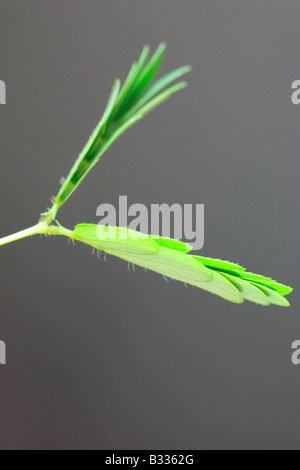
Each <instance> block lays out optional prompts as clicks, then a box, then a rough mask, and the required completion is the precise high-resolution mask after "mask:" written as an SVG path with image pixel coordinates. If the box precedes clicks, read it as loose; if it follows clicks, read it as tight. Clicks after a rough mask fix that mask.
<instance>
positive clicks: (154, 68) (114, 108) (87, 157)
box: [45, 44, 191, 216]
mask: <svg viewBox="0 0 300 470" xmlns="http://www.w3.org/2000/svg"><path fill="white" fill-rule="evenodd" d="M165 51H166V45H165V44H161V45H160V46H159V47H158V49H157V51H156V52H155V53H154V55H153V57H152V58H151V59H150V60H148V59H149V52H150V51H149V47H148V46H146V47H144V49H143V52H142V54H141V57H140V59H139V61H138V62H137V63H134V64H133V66H132V68H131V70H130V72H129V75H128V77H127V79H126V81H125V83H124V85H123V87H122V88H121V82H120V80H116V81H115V83H114V85H113V88H112V92H111V95H110V98H109V100H108V104H107V107H106V110H105V112H104V114H103V117H102V119H101V121H100V122H99V124H98V126H97V127H96V129H95V130H94V132H93V133H92V135H91V137H90V139H89V140H88V142H87V144H86V146H85V147H84V149H83V150H82V152H81V153H80V155H79V157H78V159H77V160H76V162H75V164H74V166H73V168H72V169H71V171H70V173H69V175H68V177H67V178H66V180H65V181H64V184H63V185H62V187H61V189H60V191H59V193H58V195H57V196H56V198H55V204H54V205H55V210H57V209H58V208H59V207H60V206H61V205H62V204H64V203H65V202H66V200H67V199H68V198H69V197H70V196H71V194H72V193H73V192H74V191H75V189H76V188H77V187H78V185H79V184H80V183H81V181H82V180H83V179H84V178H85V176H86V175H87V174H88V173H89V172H90V171H91V169H92V168H93V167H94V165H95V164H96V163H97V162H98V161H99V159H100V158H101V156H102V155H103V154H104V152H105V151H106V150H107V149H108V148H109V147H110V146H111V145H112V143H113V142H114V141H115V140H116V139H117V138H118V137H120V135H121V134H123V133H124V132H125V131H126V130H127V129H129V127H131V126H132V125H133V124H135V123H136V122H137V121H139V120H140V119H142V118H143V117H144V116H145V115H146V114H148V113H149V112H150V111H152V110H153V109H154V108H156V107H157V106H159V105H160V104H161V103H163V102H164V101H166V100H167V99H168V98H169V97H170V96H172V95H173V94H174V93H176V92H177V91H179V90H181V89H183V88H185V87H186V85H187V84H186V82H180V83H177V84H175V85H173V86H170V87H169V88H167V89H165V88H166V87H168V86H169V85H170V84H171V83H172V82H174V81H175V80H177V79H178V78H181V77H182V76H183V75H185V74H186V73H188V72H189V71H190V70H191V67H189V66H186V67H181V68H179V69H177V70H174V71H173V72H171V73H169V74H167V75H166V76H165V77H163V78H161V79H159V80H158V81H157V82H154V80H155V77H156V75H157V73H158V71H159V68H160V65H161V63H162V60H163V57H164V54H165ZM164 89H165V90H164ZM45 215H46V216H47V214H45Z"/></svg>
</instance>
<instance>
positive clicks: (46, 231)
mask: <svg viewBox="0 0 300 470" xmlns="http://www.w3.org/2000/svg"><path fill="white" fill-rule="evenodd" d="M39 234H43V235H63V236H65V237H69V238H72V237H73V232H72V231H71V230H68V229H66V228H64V227H62V226H54V225H50V226H49V225H48V224H47V223H46V222H44V221H43V222H40V223H38V224H37V225H34V226H33V227H30V228H27V229H25V230H21V232H17V233H14V234H13V235H9V236H8V237H4V238H0V246H2V245H7V244H8V243H13V242H16V241H17V240H21V239H22V238H27V237H31V236H33V235H39Z"/></svg>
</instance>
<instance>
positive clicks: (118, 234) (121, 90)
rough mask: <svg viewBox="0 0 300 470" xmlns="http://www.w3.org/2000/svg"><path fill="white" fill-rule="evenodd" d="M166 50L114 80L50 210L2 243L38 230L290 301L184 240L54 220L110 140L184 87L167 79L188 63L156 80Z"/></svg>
mask: <svg viewBox="0 0 300 470" xmlns="http://www.w3.org/2000/svg"><path fill="white" fill-rule="evenodd" d="M165 50H166V46H165V44H161V45H160V46H159V47H158V49H157V51H156V52H155V54H154V55H153V56H152V57H151V58H150V59H149V52H150V51H149V47H145V48H144V49H143V52H142V54H141V57H140V59H139V60H138V61H137V62H136V63H134V64H133V66H132V67H131V70H130V72H129V75H128V77H127V79H126V81H125V83H124V85H123V87H121V83H120V80H116V81H115V83H114V85H113V88H112V92H111V95H110V98H109V100H108V104H107V107H106V110H105V112H104V115H103V117H102V119H101V121H100V122H99V124H98V125H97V127H96V129H95V130H94V132H93V133H92V135H91V137H90V139H89V140H88V142H87V144H86V146H85V147H84V149H83V151H82V152H81V153H80V155H79V157H78V159H77V160H76V162H75V164H74V166H73V168H72V169H71V171H70V173H69V175H68V177H67V178H66V180H65V181H64V182H63V184H62V186H61V189H60V191H59V193H58V194H57V196H56V197H55V198H54V200H53V205H52V207H51V209H50V210H48V211H47V212H45V213H44V214H42V217H41V219H40V221H39V222H38V223H37V224H36V225H35V226H33V227H31V228H28V229H26V230H23V231H21V232H19V233H17V234H14V235H10V236H8V237H5V238H2V239H0V245H5V244H7V243H11V242H14V241H16V240H19V239H21V238H25V237H29V236H31V235H36V234H45V235H61V236H65V237H68V238H70V239H72V240H77V241H79V242H82V243H85V244H87V245H91V246H92V247H93V248H96V249H97V250H100V251H103V252H105V253H107V254H109V255H113V256H117V257H119V258H122V259H124V260H126V261H127V262H129V263H133V264H134V265H138V266H142V267H144V268H146V269H151V270H152V271H155V272H158V273H160V274H162V275H164V276H167V277H170V278H172V279H175V280H178V281H182V282H184V283H187V284H190V285H192V286H196V287H200V288H201V289H204V290H207V291H209V292H212V293H213V294H216V295H219V296H220V297H223V298H224V299H226V300H229V301H231V302H235V303H242V302H243V301H244V299H247V300H250V301H252V302H255V303H257V304H261V305H270V304H276V305H280V306H289V302H288V301H287V300H286V299H285V295H287V294H289V293H290V292H291V291H292V288H290V287H288V286H285V285H283V284H279V283H278V282H276V281H273V280H272V279H270V278H268V277H265V276H260V275H257V274H252V273H248V272H246V270H245V268H243V267H241V266H240V265H238V264H235V263H230V262H227V261H221V260H216V259H211V258H204V257H202V256H198V255H195V254H193V253H191V254H189V253H190V252H191V250H192V247H191V246H189V245H187V244H186V243H184V242H181V241H177V240H172V239H169V238H164V237H160V236H152V235H146V234H141V233H138V232H134V231H132V230H130V229H127V228H123V227H105V226H98V225H93V224H81V225H77V226H76V227H75V229H74V230H68V229H66V228H64V227H63V226H62V225H61V224H60V223H59V222H58V221H57V213H58V211H59V209H60V208H61V206H62V205H63V204H64V203H65V202H66V201H67V200H68V198H69V197H70V196H71V195H72V193H73V192H74V191H75V190H76V189H77V187H78V186H79V184H80V183H81V181H82V180H83V179H84V178H85V177H86V176H87V174H88V173H89V172H90V171H91V169H92V168H93V167H94V165H95V164H96V163H97V162H98V161H99V159H100V158H101V156H102V155H103V154H104V152H105V151H106V150H107V149H108V148H109V147H110V146H111V145H112V143H113V142H114V141H115V140H116V139H117V138H118V137H120V135H121V134H123V133H124V132H125V131H126V130H127V129H129V128H130V127H131V126H132V125H133V124H135V123H136V122H137V121H139V120H140V119H142V118H143V117H144V116H145V115H146V114H148V113H149V112H150V111H151V110H152V109H154V108H156V107H157V106H158V105H160V104H161V103H163V102H164V101H166V100H167V99H168V98H169V97H171V96H172V95H173V94H174V93H176V92H177V91H179V90H181V89H183V88H185V87H186V83H185V82H179V83H176V84H173V85H171V84H172V83H174V82H175V81H176V80H177V79H179V78H181V77H182V76H183V75H185V74H186V73H188V72H189V71H190V70H191V68H190V67H189V66H186V67H182V68H179V69H177V70H175V71H173V72H171V73H169V74H167V75H165V76H164V77H163V78H160V79H159V80H157V81H155V78H156V75H157V73H158V71H159V68H160V65H161V62H162V60H163V57H164V54H165Z"/></svg>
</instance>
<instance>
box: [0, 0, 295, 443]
mask: <svg viewBox="0 0 300 470" xmlns="http://www.w3.org/2000/svg"><path fill="white" fill-rule="evenodd" d="M299 18H300V4H299V1H296V0H295V1H285V2H282V1H279V0H263V1H262V0H247V1H245V0H244V1H241V0H227V1H224V0H200V1H199V0H185V1H182V0H181V1H179V0H164V1H163V2H162V1H161V0H159V1H158V0H151V1H145V0H124V1H123V0H122V1H121V0H118V1H116V0H112V1H104V0H103V1H102V0H89V1H83V0H80V1H79V0H59V1H58V0H56V1H53V0H51V1H50V0H49V1H48V0H47V1H45V0H43V1H41V0H39V1H37V0H27V1H26V2H25V1H23V0H22V1H21V0H20V1H16V0H9V1H4V0H1V1H0V79H2V80H5V82H6V85H7V105H6V106H1V107H0V120H1V127H0V145H1V147H0V152H1V173H0V195H1V198H0V210H1V236H2V235H3V236H4V235H7V234H9V233H12V232H15V231H17V230H19V229H22V228H25V227H27V226H29V225H32V224H34V223H35V222H36V219H37V218H38V215H39V213H40V212H42V211H43V210H44V209H45V208H46V207H47V206H48V205H49V197H50V196H51V195H54V194H55V192H56V191H57V190H58V187H59V179H60V177H61V176H62V175H66V173H67V171H68V170H69V167H70V166H71V164H72V163H73V160H74V157H75V156H76V155H77V154H78V152H79V151H80V150H81V148H82V146H83V144H84V143H85V141H86V140H87V137H88V136H89V133H90V131H91V130H92V129H93V127H94V126H95V124H96V122H97V121H98V119H99V118H100V115H101V112H102V111H103V108H104V105H105V103H106V99H107V96H108V93H109V91H110V88H111V84H112V81H113V79H114V78H116V77H118V76H120V78H122V79H124V76H125V75H126V73H127V71H128V69H129V66H130V64H131V63H132V61H133V60H135V58H136V57H137V56H138V55H139V53H140V51H141V48H142V46H143V45H144V44H145V43H148V44H150V45H151V46H152V47H156V46H157V44H158V43H159V42H160V41H161V40H165V41H167V43H168V46H169V48H168V54H167V57H166V60H165V63H164V67H163V71H165V72H166V71H169V70H171V69H172V68H175V67H177V66H181V65H184V64H186V63H188V64H189V63H190V64H192V65H193V67H194V71H193V73H192V74H191V75H190V77H189V84H190V86H189V88H188V89H187V90H185V91H184V92H182V93H181V94H178V95H177V96H176V97H175V98H173V99H172V100H171V101H170V102H168V103H167V104H165V105H164V106H163V107H161V108H160V109H158V110H156V112H154V113H152V114H151V115H150V116H148V117H147V118H146V119H145V120H143V121H142V122H141V123H139V124H138V125H137V126H136V127H135V128H134V129H132V130H130V131H129V132H128V133H127V134H126V135H125V136H123V137H122V139H120V140H119V141H118V142H117V143H116V144H115V145H114V146H113V147H112V148H111V149H110V151H109V153H108V154H107V155H106V156H105V157H104V158H103V160H102V162H101V165H99V166H98V167H97V168H96V169H95V170H94V172H93V173H92V174H90V175H89V177H88V178H87V179H86V181H85V182H84V183H83V184H82V185H81V187H80V189H79V190H78V191H77V192H76V194H74V195H73V197H72V198H71V199H70V201H69V202H68V204H67V205H66V206H65V207H64V208H63V210H62V211H61V213H60V216H59V220H60V221H61V222H62V223H63V224H64V225H66V226H68V227H72V226H74V224H76V223H77V222H94V223H96V222H97V218H96V208H97V206H98V205H99V204H100V203H101V202H109V203H113V204H117V201H118V196H119V195H122V194H125V195H128V198H129V202H130V203H134V202H140V203H144V204H148V205H149V204H151V203H160V202H166V203H170V204H171V203H174V202H179V203H194V204H196V203H203V204H205V207H206V219H205V222H206V227H205V232H206V241H205V246H204V249H203V250H202V252H201V253H202V254H203V255H204V256H205V255H207V256H213V257H220V258H223V259H229V260H231V261H237V262H240V263H242V264H243V265H245V266H247V267H248V269H249V270H251V271H254V272H258V273H263V274H266V275H271V276H273V277H274V278H275V279H278V280H280V281H283V282H285V283H287V284H290V285H292V286H294V287H296V291H295V292H294V293H293V294H292V295H291V296H290V297H289V299H290V301H291V303H292V307H291V308H290V309H282V308H279V307H271V308H263V307H260V306H256V305H255V304H251V303H245V304H244V305H242V306H239V305H234V304H230V303H227V302H226V301H223V300H222V299H219V298H218V297H215V296H213V295H210V294H208V293H205V292H202V291H200V290H197V289H194V288H189V289H188V290H185V288H184V286H182V285H180V284H179V283H176V284H175V283H169V284H167V283H166V282H164V280H163V279H162V278H161V276H158V275H156V274H154V273H149V272H148V273H147V274H144V273H143V272H142V271H141V272H136V273H133V272H131V273H128V271H127V264H126V263H125V262H122V261H120V260H117V259H112V258H110V259H108V261H107V263H106V264H105V263H104V262H102V263H101V262H99V261H98V260H97V258H96V257H92V255H91V250H90V249H88V248H85V247H84V246H77V247H76V248H74V247H73V246H71V245H68V244H67V242H66V241H65V240H64V239H60V238H58V239H55V238H53V239H48V240H46V239H40V238H35V239H27V240H24V241H20V242H18V243H16V244H14V245H10V246H6V247H2V248H1V250H0V251H1V258H0V259H1V269H0V286H1V287H0V305H1V308H0V311H1V315H0V339H2V340H5V341H6V344H7V348H8V357H7V359H8V365H7V366H6V367H3V366H1V367H0V448H2V449H14V448H17V449H48V448H49V449H116V448H119V449H154V448H157V449H167V448H170V449H180V448H181V449H193V448H196V449H264V448H268V449H276V448H280V449H290V448H292V449H295V448H299V444H300V442H299V441H300V438H299V436H300V422H299V419H300V413H299V400H300V398H299V396H300V393H299V392H300V367H298V368H297V367H295V366H293V365H292V363H291V354H292V351H291V343H292V342H293V341H294V340H296V339H300V317H299V300H300V297H299V292H298V289H297V281H298V280H299V207H298V206H299V193H300V190H299V181H298V180H299V169H300V164H299V155H300V132H299V126H300V107H297V106H293V105H292V103H291V83H292V82H293V81H294V80H297V79H300V52H299V40H300V29H299Z"/></svg>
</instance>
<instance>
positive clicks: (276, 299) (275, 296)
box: [252, 282, 290, 307]
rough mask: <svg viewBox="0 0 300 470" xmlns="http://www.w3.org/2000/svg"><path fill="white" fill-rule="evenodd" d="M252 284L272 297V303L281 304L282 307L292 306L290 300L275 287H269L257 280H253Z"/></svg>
mask: <svg viewBox="0 0 300 470" xmlns="http://www.w3.org/2000/svg"><path fill="white" fill-rule="evenodd" d="M252 284H253V285H254V286H256V287H257V288H258V289H260V290H261V291H262V292H263V293H264V294H265V295H266V296H267V297H268V298H269V299H270V302H271V303H272V304H274V305H279V306H280V307H289V306H290V303H289V302H288V300H286V299H285V298H284V297H283V296H282V295H280V294H278V292H276V291H274V290H273V289H269V288H268V287H266V286H263V285H261V284H257V283H256V282H252Z"/></svg>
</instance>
